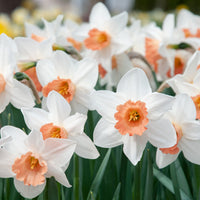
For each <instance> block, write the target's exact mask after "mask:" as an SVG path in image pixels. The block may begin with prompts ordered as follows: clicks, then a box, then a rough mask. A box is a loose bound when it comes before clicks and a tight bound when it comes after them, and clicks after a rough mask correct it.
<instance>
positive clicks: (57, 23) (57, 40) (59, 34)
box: [25, 15, 67, 46]
mask: <svg viewBox="0 0 200 200" xmlns="http://www.w3.org/2000/svg"><path fill="white" fill-rule="evenodd" d="M62 20H63V15H58V16H57V18H56V19H55V20H53V21H51V22H48V21H46V20H45V19H42V21H43V23H44V28H43V29H41V28H39V27H38V26H36V25H33V24H28V23H25V31H26V36H27V37H29V38H32V39H34V40H36V41H38V42H41V41H43V40H50V41H51V44H52V45H54V44H58V45H60V44H61V42H62V44H61V45H62V46H65V45H66V44H67V40H66V39H65V40H63V38H64V35H63V34H64V33H63V31H62V29H63V26H62ZM63 42H65V43H64V44H63Z"/></svg>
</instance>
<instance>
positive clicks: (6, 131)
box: [1, 126, 27, 140]
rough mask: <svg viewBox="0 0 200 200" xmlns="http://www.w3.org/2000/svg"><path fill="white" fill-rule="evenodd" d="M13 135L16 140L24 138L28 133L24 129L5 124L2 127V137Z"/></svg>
mask: <svg viewBox="0 0 200 200" xmlns="http://www.w3.org/2000/svg"><path fill="white" fill-rule="evenodd" d="M8 136H11V137H12V138H13V139H14V140H24V139H25V138H26V137H27V135H26V133H25V132H24V131H22V130H21V129H19V128H16V127H14V126H4V127H3V128H1V138H4V137H8Z"/></svg>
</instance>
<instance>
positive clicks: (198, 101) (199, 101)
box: [191, 94, 200, 119]
mask: <svg viewBox="0 0 200 200" xmlns="http://www.w3.org/2000/svg"><path fill="white" fill-rule="evenodd" d="M191 98H192V100H193V102H194V104H195V107H196V119H200V94H199V95H197V96H194V97H191Z"/></svg>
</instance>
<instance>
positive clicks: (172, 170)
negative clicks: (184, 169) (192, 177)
mask: <svg viewBox="0 0 200 200" xmlns="http://www.w3.org/2000/svg"><path fill="white" fill-rule="evenodd" d="M170 174H171V178H172V183H173V186H174V193H175V197H176V199H177V200H181V195H180V190H179V183H178V178H177V174H176V167H175V163H172V164H171V165H170Z"/></svg>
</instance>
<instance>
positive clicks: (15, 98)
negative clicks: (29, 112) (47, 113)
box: [9, 79, 35, 109]
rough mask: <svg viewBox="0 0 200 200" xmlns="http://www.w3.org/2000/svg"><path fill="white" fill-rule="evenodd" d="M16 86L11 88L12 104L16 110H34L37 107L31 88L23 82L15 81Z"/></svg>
mask: <svg viewBox="0 0 200 200" xmlns="http://www.w3.org/2000/svg"><path fill="white" fill-rule="evenodd" d="M13 83H14V86H13V87H12V88H10V91H9V93H10V102H11V103H12V104H13V106H15V107H16V108H18V109H20V108H22V107H27V108H32V107H33V106H34V105H35V102H34V99H33V94H32V91H31V89H30V88H28V87H27V86H26V85H24V84H22V83H21V82H19V81H17V80H15V79H13Z"/></svg>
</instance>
